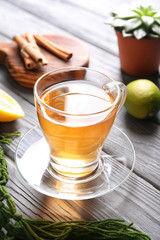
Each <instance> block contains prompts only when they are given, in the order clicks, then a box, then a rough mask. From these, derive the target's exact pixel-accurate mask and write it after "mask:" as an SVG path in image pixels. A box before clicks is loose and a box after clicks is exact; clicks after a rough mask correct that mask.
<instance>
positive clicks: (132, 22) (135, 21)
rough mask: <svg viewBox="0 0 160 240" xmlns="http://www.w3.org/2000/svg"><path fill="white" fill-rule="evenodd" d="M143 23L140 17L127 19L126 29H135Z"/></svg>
mask: <svg viewBox="0 0 160 240" xmlns="http://www.w3.org/2000/svg"><path fill="white" fill-rule="evenodd" d="M141 25H142V21H141V20H139V19H130V20H127V22H126V25H125V31H126V32H131V31H133V30H134V29H136V28H138V27H140V26H141Z"/></svg>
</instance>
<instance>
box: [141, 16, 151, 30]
mask: <svg viewBox="0 0 160 240" xmlns="http://www.w3.org/2000/svg"><path fill="white" fill-rule="evenodd" d="M141 19H142V21H143V23H144V24H145V26H146V27H147V28H149V27H150V26H151V25H152V24H153V23H154V18H152V17H149V16H142V17H141Z"/></svg>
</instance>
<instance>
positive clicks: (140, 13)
mask: <svg viewBox="0 0 160 240" xmlns="http://www.w3.org/2000/svg"><path fill="white" fill-rule="evenodd" d="M132 11H133V12H135V13H137V14H138V15H139V16H143V12H142V11H140V10H137V9H135V10H132Z"/></svg>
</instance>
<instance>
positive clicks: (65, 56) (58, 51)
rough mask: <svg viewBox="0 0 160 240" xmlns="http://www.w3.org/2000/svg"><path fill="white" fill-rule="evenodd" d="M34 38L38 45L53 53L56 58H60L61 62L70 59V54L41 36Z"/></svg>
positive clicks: (37, 35)
mask: <svg viewBox="0 0 160 240" xmlns="http://www.w3.org/2000/svg"><path fill="white" fill-rule="evenodd" d="M34 37H35V39H36V41H37V43H38V44H40V45H41V46H43V47H44V48H46V49H47V50H49V51H50V52H52V53H54V54H55V55H56V56H58V57H60V58H62V59H63V60H65V61H67V60H68V59H70V58H71V57H72V53H71V52H69V51H68V50H66V49H64V48H62V47H60V46H59V45H57V44H55V43H53V42H52V41H50V40H49V39H47V38H46V37H44V36H42V35H41V34H35V35H34Z"/></svg>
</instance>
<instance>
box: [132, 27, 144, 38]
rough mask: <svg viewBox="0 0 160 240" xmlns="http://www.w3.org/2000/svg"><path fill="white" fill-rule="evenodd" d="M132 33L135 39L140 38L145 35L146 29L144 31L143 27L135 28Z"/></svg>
mask: <svg viewBox="0 0 160 240" xmlns="http://www.w3.org/2000/svg"><path fill="white" fill-rule="evenodd" d="M133 35H134V37H135V38H136V39H142V38H144V37H145V36H147V31H145V30H144V29H141V28H140V29H137V30H135V31H134V32H133Z"/></svg>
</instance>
